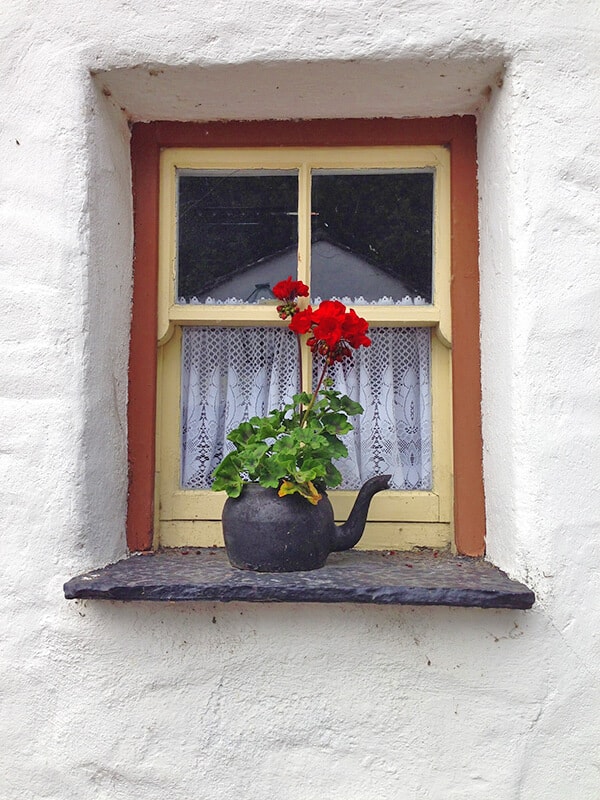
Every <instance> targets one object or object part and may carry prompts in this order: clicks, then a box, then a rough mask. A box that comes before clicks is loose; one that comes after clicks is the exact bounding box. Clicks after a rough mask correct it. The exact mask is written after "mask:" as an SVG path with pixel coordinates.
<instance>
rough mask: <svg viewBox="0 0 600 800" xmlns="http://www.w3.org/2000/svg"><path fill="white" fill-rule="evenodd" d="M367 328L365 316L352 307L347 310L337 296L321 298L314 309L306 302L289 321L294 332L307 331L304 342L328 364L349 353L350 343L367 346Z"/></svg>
mask: <svg viewBox="0 0 600 800" xmlns="http://www.w3.org/2000/svg"><path fill="white" fill-rule="evenodd" d="M368 328H369V324H368V322H367V321H366V319H363V318H362V317H359V316H358V314H356V312H355V311H353V310H352V309H350V311H348V310H347V309H346V306H345V305H344V304H343V303H340V302H339V300H323V302H322V303H321V305H320V306H319V307H318V308H317V309H316V310H315V311H313V309H312V308H311V307H310V306H308V308H307V309H306V310H305V311H298V313H296V314H295V315H294V316H293V317H292V321H291V322H290V330H292V331H293V332H294V333H296V334H303V333H309V332H310V334H311V335H310V336H309V338H308V340H307V342H306V344H307V345H308V346H309V347H310V349H311V350H312V351H313V353H319V354H320V355H322V356H324V357H325V359H326V360H327V363H328V364H333V362H334V361H343V360H344V358H347V357H348V356H350V355H352V351H351V350H350V348H351V347H352V348H354V349H357V348H359V347H360V346H361V345H362V346H363V347H368V346H369V345H370V344H371V340H370V339H369V337H368V336H366V335H365V334H366V332H367V330H368Z"/></svg>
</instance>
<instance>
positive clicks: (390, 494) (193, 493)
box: [154, 146, 454, 549]
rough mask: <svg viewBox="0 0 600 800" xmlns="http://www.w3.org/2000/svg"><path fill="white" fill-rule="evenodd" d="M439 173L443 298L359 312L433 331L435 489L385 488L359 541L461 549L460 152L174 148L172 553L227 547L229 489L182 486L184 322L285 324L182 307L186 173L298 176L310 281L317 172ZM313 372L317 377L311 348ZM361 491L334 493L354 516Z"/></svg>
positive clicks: (170, 234)
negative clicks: (455, 203)
mask: <svg viewBox="0 0 600 800" xmlns="http://www.w3.org/2000/svg"><path fill="white" fill-rule="evenodd" d="M377 168H379V169H385V168H390V169H413V170H418V169H432V170H433V171H434V175H435V179H434V203H433V207H434V220H433V223H434V224H433V287H434V293H433V299H432V303H431V304H430V305H422V306H421V305H415V306H396V305H394V306H379V305H378V306H359V307H356V311H357V313H359V314H360V315H361V316H363V317H365V318H366V319H367V320H368V321H369V324H370V325H373V326H385V327H412V326H419V327H429V328H430V329H431V332H432V336H431V397H432V409H431V411H432V489H431V491H385V492H382V493H380V494H378V495H377V496H376V497H375V498H374V500H373V502H372V505H371V510H370V513H369V522H368V523H367V526H366V528H365V533H364V535H363V537H362V539H361V541H360V543H359V547H361V548H364V549H388V548H389V549H410V548H412V547H415V546H422V547H433V548H443V547H453V544H454V522H453V476H452V408H451V397H452V392H451V388H452V387H451V307H450V259H451V249H450V156H449V152H448V150H447V149H446V148H444V147H438V146H414V147H390V146H383V147H340V148H288V147H284V148H241V149H235V150H234V149H231V148H210V149H204V148H203V149H196V148H166V149H164V150H163V151H162V153H161V158H160V189H159V192H160V198H159V293H158V329H157V342H158V374H157V426H156V455H157V458H156V498H155V500H156V502H155V506H154V507H155V526H154V531H155V534H154V535H155V541H154V544H155V546H156V545H160V546H162V547H181V546H190V547H205V546H213V545H217V546H221V545H222V544H223V539H222V533H221V523H220V519H221V511H222V507H223V503H224V501H225V499H226V497H225V495H224V493H221V492H212V491H210V490H198V489H182V488H181V485H180V464H181V455H180V435H181V434H180V431H181V424H180V404H181V401H180V386H181V329H182V327H183V326H189V325H202V326H246V325H248V326H250V325H252V326H257V325H260V326H282V325H285V324H286V323H283V322H281V321H280V320H279V319H277V316H276V314H275V313H274V308H273V306H272V305H271V306H269V305H246V306H243V305H233V306H225V305H178V304H177V303H176V302H175V297H176V292H175V287H176V280H177V252H176V236H177V233H176V232H177V175H178V172H179V171H181V170H207V169H223V170H249V169H277V170H297V171H298V274H297V278H298V279H299V280H303V281H304V282H306V283H309V285H310V250H311V231H310V198H311V185H310V184H311V179H310V176H311V171H312V170H317V169H350V170H354V169H356V170H360V169H377ZM304 349H305V350H306V353H305V358H306V363H305V365H304V367H305V369H304V375H309V374H310V370H309V369H308V364H309V358H310V353H309V352H308V349H307V348H304ZM355 494H356V493H355V492H349V491H332V492H330V494H329V496H330V499H331V500H332V504H333V506H334V512H335V516H336V519H338V520H344V519H345V518H346V517H347V516H348V513H349V509H350V508H351V505H352V503H353V500H354V496H355Z"/></svg>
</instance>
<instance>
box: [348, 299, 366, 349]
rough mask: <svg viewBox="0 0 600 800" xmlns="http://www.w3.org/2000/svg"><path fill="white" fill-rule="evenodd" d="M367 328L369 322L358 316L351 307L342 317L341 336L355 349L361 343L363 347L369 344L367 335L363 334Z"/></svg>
mask: <svg viewBox="0 0 600 800" xmlns="http://www.w3.org/2000/svg"><path fill="white" fill-rule="evenodd" d="M368 329H369V323H368V322H367V320H366V319H363V318H362V317H359V316H358V314H357V313H356V311H354V309H352V308H351V309H350V311H348V312H347V314H346V316H345V317H344V323H343V325H342V337H343V338H344V339H345V340H346V341H347V342H348V344H349V345H350V347H354V348H355V349H356V348H358V347H360V346H361V345H363V347H368V346H369V345H370V344H371V340H370V339H369V337H368V336H365V333H366V332H367V331H368Z"/></svg>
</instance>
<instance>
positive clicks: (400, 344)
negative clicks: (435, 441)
mask: <svg viewBox="0 0 600 800" xmlns="http://www.w3.org/2000/svg"><path fill="white" fill-rule="evenodd" d="M369 336H370V337H371V339H372V345H371V347H367V348H360V349H359V350H357V351H355V352H354V353H353V358H352V360H351V361H346V362H344V363H341V364H336V365H335V366H334V368H333V369H332V370H331V371H330V375H331V377H332V378H333V380H334V386H335V388H336V389H339V390H340V391H341V392H342V393H344V394H347V395H348V396H349V397H351V398H352V399H353V400H358V401H359V402H360V404H361V405H362V406H363V408H364V409H365V412H364V414H362V415H360V416H358V417H353V418H352V422H353V424H354V426H355V430H354V431H352V432H351V433H349V434H347V435H346V436H345V437H343V438H344V443H345V444H346V446H347V448H348V457H347V458H344V459H340V461H338V462H337V464H336V465H337V467H338V469H339V470H340V471H341V473H342V475H343V483H342V485H341V486H340V487H339V488H341V489H358V488H359V487H360V486H361V485H362V484H363V483H364V481H365V480H367V479H368V478H370V477H372V476H373V475H379V474H385V473H391V474H392V481H391V484H390V485H391V488H394V489H400V490H415V489H417V490H419V489H420V490H427V489H430V488H431V484H432V475H431V393H430V349H431V340H430V337H431V333H430V331H429V329H427V328H371V329H370V331H369ZM297 348H298V345H297V339H296V336H295V335H294V334H292V333H291V332H290V331H288V330H284V329H281V328H259V327H256V328H223V327H218V328H217V327H215V328H203V327H184V328H183V341H182V380H181V445H182V447H181V452H182V459H181V485H182V487H183V488H184V489H207V488H210V485H211V482H212V477H211V476H212V471H213V470H214V469H215V467H216V466H217V465H218V463H219V462H220V460H221V459H222V458H223V456H224V455H225V454H226V453H227V452H229V451H230V450H232V449H233V445H232V444H231V443H230V442H229V441H227V438H226V436H227V433H228V432H229V431H230V430H232V428H235V427H236V426H237V425H239V424H240V423H241V422H243V421H244V420H246V419H248V418H249V417H252V416H263V415H264V414H266V413H267V412H269V411H270V410H271V409H274V408H278V407H281V406H282V405H284V404H285V403H286V402H289V400H290V399H291V397H292V395H293V394H294V393H295V392H297V391H298V384H299V381H298V368H297V363H298V349H297ZM317 368H318V364H315V369H317Z"/></svg>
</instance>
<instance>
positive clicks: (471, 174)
mask: <svg viewBox="0 0 600 800" xmlns="http://www.w3.org/2000/svg"><path fill="white" fill-rule="evenodd" d="M425 145H430V146H440V145H441V146H443V147H446V148H447V149H448V150H449V152H450V161H451V167H450V170H451V200H450V202H451V222H450V224H451V262H452V279H451V303H452V307H453V308H454V309H460V313H454V314H452V340H453V349H452V359H451V360H452V385H453V389H452V404H453V419H452V426H453V437H452V438H453V448H454V530H455V545H456V549H457V551H458V552H459V553H462V554H465V555H472V556H479V555H482V554H483V551H484V546H485V523H484V504H483V480H482V447H481V419H480V417H481V415H480V397H481V390H480V379H479V370H480V368H479V287H478V269H477V260H478V237H477V176H476V142H475V120H474V118H472V117H449V118H437V119H429V120H383V119H379V120H317V121H300V122H277V121H269V122H226V123H164V122H155V123H137V124H135V125H134V126H133V132H132V145H131V153H132V172H133V197H134V237H135V238H134V291H133V312H132V327H131V344H130V381H129V406H128V438H129V442H128V444H129V468H130V486H129V505H128V519H127V534H128V537H127V542H128V546H129V549H130V550H148V549H150V548H152V547H153V546H156V544H157V540H156V531H155V528H156V526H155V521H154V516H155V515H154V506H155V504H156V505H157V503H158V501H157V498H156V496H155V484H156V480H155V463H156V450H155V436H154V432H155V420H156V380H157V366H156V365H157V341H156V329H157V328H156V324H157V323H156V320H157V313H158V305H159V298H158V288H157V287H158V261H159V241H158V239H159V235H158V231H159V180H160V168H159V162H160V153H161V151H162V150H163V149H164V148H195V149H197V148H203V147H205V148H206V147H209V148H224V149H226V148H252V147H282V146H285V147H298V148H302V147H311V148H312V147H332V146H333V147H345V148H348V147H372V146H425Z"/></svg>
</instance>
